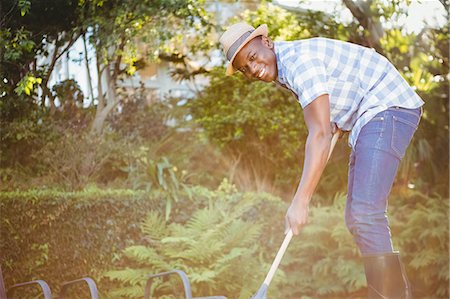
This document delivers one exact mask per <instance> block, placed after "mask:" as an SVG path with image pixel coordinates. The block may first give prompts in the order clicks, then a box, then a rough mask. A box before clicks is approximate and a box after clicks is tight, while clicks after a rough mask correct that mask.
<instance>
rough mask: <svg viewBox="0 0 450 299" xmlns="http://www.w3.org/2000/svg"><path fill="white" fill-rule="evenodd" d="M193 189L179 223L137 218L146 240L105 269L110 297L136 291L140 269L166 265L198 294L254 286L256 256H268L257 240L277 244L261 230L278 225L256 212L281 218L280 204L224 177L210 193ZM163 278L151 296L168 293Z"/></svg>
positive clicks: (248, 290) (245, 294) (241, 294)
mask: <svg viewBox="0 0 450 299" xmlns="http://www.w3.org/2000/svg"><path fill="white" fill-rule="evenodd" d="M193 193H194V199H193V200H194V201H195V206H196V207H197V208H196V209H195V210H194V211H193V212H192V214H191V215H190V214H189V213H186V211H180V213H182V214H185V213H186V214H185V215H186V216H188V217H189V218H188V219H187V220H186V221H185V222H184V221H183V222H171V223H167V224H166V223H164V219H163V217H161V216H159V215H158V214H156V213H154V212H153V213H150V214H149V215H148V216H147V218H146V219H145V220H144V221H143V222H142V224H141V230H142V233H143V234H144V237H143V240H146V242H145V243H143V245H135V246H131V247H128V248H127V249H125V250H124V255H125V257H126V258H125V259H124V261H123V262H122V264H123V267H122V269H121V270H115V271H109V272H107V273H106V274H105V276H106V277H109V278H110V279H114V280H116V281H119V282H120V284H121V287H120V288H118V289H115V290H114V291H113V292H111V294H110V295H111V296H112V297H115V296H118V297H125V296H129V297H139V296H142V294H143V290H144V285H145V282H146V275H145V274H147V275H148V274H152V273H159V272H163V271H167V270H171V269H181V270H183V271H185V272H186V273H187V275H188V277H189V279H190V281H191V283H192V290H193V293H194V294H198V295H205V294H216V295H221V294H226V295H227V296H228V297H229V298H249V297H250V296H251V295H252V293H253V292H254V291H255V290H256V289H257V287H258V285H259V283H260V279H261V273H262V272H263V270H264V267H265V266H267V262H266V261H264V260H261V258H257V257H258V256H260V257H262V256H268V255H269V253H268V251H266V250H265V249H264V248H262V247H261V245H262V244H266V245H268V244H274V242H273V241H274V239H275V240H276V242H277V243H278V241H279V239H280V238H274V236H270V235H267V234H268V233H269V232H271V231H272V232H273V231H274V229H273V227H274V226H276V225H275V223H277V222H278V224H281V221H277V219H274V218H273V219H268V218H265V217H261V216H262V215H261V214H260V213H261V212H263V211H264V212H269V211H271V212H272V213H277V214H278V215H279V216H280V218H281V215H282V213H281V212H282V210H283V208H284V205H283V204H282V203H281V201H279V199H276V198H273V197H271V196H269V195H267V194H266V195H264V194H251V193H249V194H242V193H236V191H235V189H234V188H233V186H231V185H229V184H228V183H227V182H226V181H224V183H223V184H222V185H221V186H220V187H219V189H218V190H217V191H215V192H211V191H208V190H205V189H202V188H196V189H194V190H193ZM184 205H188V203H187V202H185V203H184V204H183V206H184ZM191 205H192V203H191ZM189 212H190V211H189ZM278 227H280V226H279V225H278ZM280 237H281V236H280ZM141 244H142V243H141ZM130 265H132V266H131V267H130ZM263 266H264V267H263ZM242 278H245V279H242ZM169 283H170V281H169V282H163V281H156V282H155V284H154V287H153V293H154V296H163V295H165V296H167V295H168V294H170V293H168V291H170V288H169V285H168V284H169Z"/></svg>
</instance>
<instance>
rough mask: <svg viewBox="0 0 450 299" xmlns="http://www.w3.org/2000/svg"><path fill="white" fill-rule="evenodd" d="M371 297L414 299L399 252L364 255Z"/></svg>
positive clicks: (373, 298)
mask: <svg viewBox="0 0 450 299" xmlns="http://www.w3.org/2000/svg"><path fill="white" fill-rule="evenodd" d="M363 260H364V268H365V272H366V279H367V288H368V297H369V298H370V299H397V298H398V299H400V298H401V299H412V294H411V288H410V286H409V282H408V278H407V277H406V272H405V270H404V268H403V265H402V262H401V261H400V256H399V254H398V252H393V253H391V254H384V255H376V256H367V257H363Z"/></svg>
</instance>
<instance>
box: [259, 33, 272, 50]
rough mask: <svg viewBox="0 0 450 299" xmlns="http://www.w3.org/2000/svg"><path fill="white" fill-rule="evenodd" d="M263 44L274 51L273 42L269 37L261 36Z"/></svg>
mask: <svg viewBox="0 0 450 299" xmlns="http://www.w3.org/2000/svg"><path fill="white" fill-rule="evenodd" d="M261 42H262V43H263V45H265V46H266V47H268V48H269V49H273V41H272V40H271V39H270V37H268V36H264V35H261Z"/></svg>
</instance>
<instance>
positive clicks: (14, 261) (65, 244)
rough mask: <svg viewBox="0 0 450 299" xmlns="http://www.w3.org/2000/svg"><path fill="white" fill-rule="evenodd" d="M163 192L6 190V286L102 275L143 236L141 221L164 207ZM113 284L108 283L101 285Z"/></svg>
mask: <svg viewBox="0 0 450 299" xmlns="http://www.w3.org/2000/svg"><path fill="white" fill-rule="evenodd" d="M159 196H160V195H158V194H148V193H145V192H141V191H138V192H137V191H131V190H113V191H101V190H96V189H93V190H86V191H82V192H58V191H51V190H50V191H48V190H47V191H39V190H32V191H25V192H20V191H19V192H3V193H0V212H1V241H0V242H1V243H0V248H1V252H2V254H1V266H2V270H3V276H4V279H5V283H6V286H7V287H8V286H11V285H12V284H14V283H18V282H23V281H29V280H33V279H38V278H39V279H44V280H46V281H47V282H48V283H49V284H50V286H51V288H52V290H54V289H55V290H57V289H58V288H59V286H60V285H61V283H62V282H63V281H68V280H72V279H76V278H79V277H82V276H84V275H89V276H91V277H94V278H97V279H98V278H99V277H100V275H101V273H102V272H103V271H104V270H107V269H110V268H111V265H112V263H113V261H114V260H115V259H117V257H118V255H119V254H120V251H121V250H122V249H124V248H125V247H126V246H130V245H132V244H134V243H135V242H136V241H138V240H139V238H140V233H139V222H140V221H141V220H142V219H143V218H144V217H145V216H146V214H147V213H148V212H149V211H151V210H155V209H156V210H163V209H164V203H165V201H162V200H159V198H160V197H159ZM100 287H101V288H103V289H104V288H108V287H109V286H107V285H100Z"/></svg>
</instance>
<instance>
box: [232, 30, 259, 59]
mask: <svg viewBox="0 0 450 299" xmlns="http://www.w3.org/2000/svg"><path fill="white" fill-rule="evenodd" d="M253 31H255V30H250V31H247V32H245V33H244V34H242V36H241V37H240V38H238V39H237V40H236V41H235V42H234V43H233V44H232V45H231V46H230V48H228V51H227V59H228V61H230V60H231V58H233V56H234V53H236V50H237V49H238V48H239V46H240V45H241V44H242V43H243V42H244V41H245V40H246V39H247V37H249V36H250V34H252V32H253Z"/></svg>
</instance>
